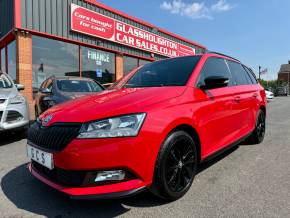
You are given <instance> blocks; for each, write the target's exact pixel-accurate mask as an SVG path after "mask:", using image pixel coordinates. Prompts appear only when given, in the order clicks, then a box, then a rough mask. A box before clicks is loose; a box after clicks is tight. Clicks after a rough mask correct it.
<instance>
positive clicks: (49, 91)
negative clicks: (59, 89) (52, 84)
mask: <svg viewBox="0 0 290 218" xmlns="http://www.w3.org/2000/svg"><path fill="white" fill-rule="evenodd" d="M39 91H40V92H41V93H42V94H51V93H52V91H51V90H50V89H48V88H43V89H40V90H39Z"/></svg>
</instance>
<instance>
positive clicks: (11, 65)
mask: <svg viewBox="0 0 290 218" xmlns="http://www.w3.org/2000/svg"><path fill="white" fill-rule="evenodd" d="M7 53H8V55H7V56H8V57H7V58H8V70H7V72H8V74H9V76H10V77H11V78H12V79H13V80H14V82H15V81H16V42H15V41H13V42H11V43H10V44H9V45H8V46H7Z"/></svg>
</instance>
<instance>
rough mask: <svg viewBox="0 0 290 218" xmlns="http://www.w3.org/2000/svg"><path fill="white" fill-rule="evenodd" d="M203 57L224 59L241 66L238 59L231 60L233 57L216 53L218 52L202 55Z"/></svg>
mask: <svg viewBox="0 0 290 218" xmlns="http://www.w3.org/2000/svg"><path fill="white" fill-rule="evenodd" d="M203 56H205V57H218V58H224V59H226V60H230V61H234V62H237V63H240V64H242V63H241V61H239V60H238V59H236V58H233V57H231V56H228V55H225V54H222V53H218V52H207V53H205V54H203Z"/></svg>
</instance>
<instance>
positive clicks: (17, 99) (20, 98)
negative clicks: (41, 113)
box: [9, 95, 25, 104]
mask: <svg viewBox="0 0 290 218" xmlns="http://www.w3.org/2000/svg"><path fill="white" fill-rule="evenodd" d="M24 103H25V98H24V97H23V96H22V95H16V96H15V97H14V98H10V99H9V104H24Z"/></svg>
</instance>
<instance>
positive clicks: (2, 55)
mask: <svg viewBox="0 0 290 218" xmlns="http://www.w3.org/2000/svg"><path fill="white" fill-rule="evenodd" d="M0 69H1V70H2V71H3V72H6V54H5V47H4V48H2V49H1V68H0Z"/></svg>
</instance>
